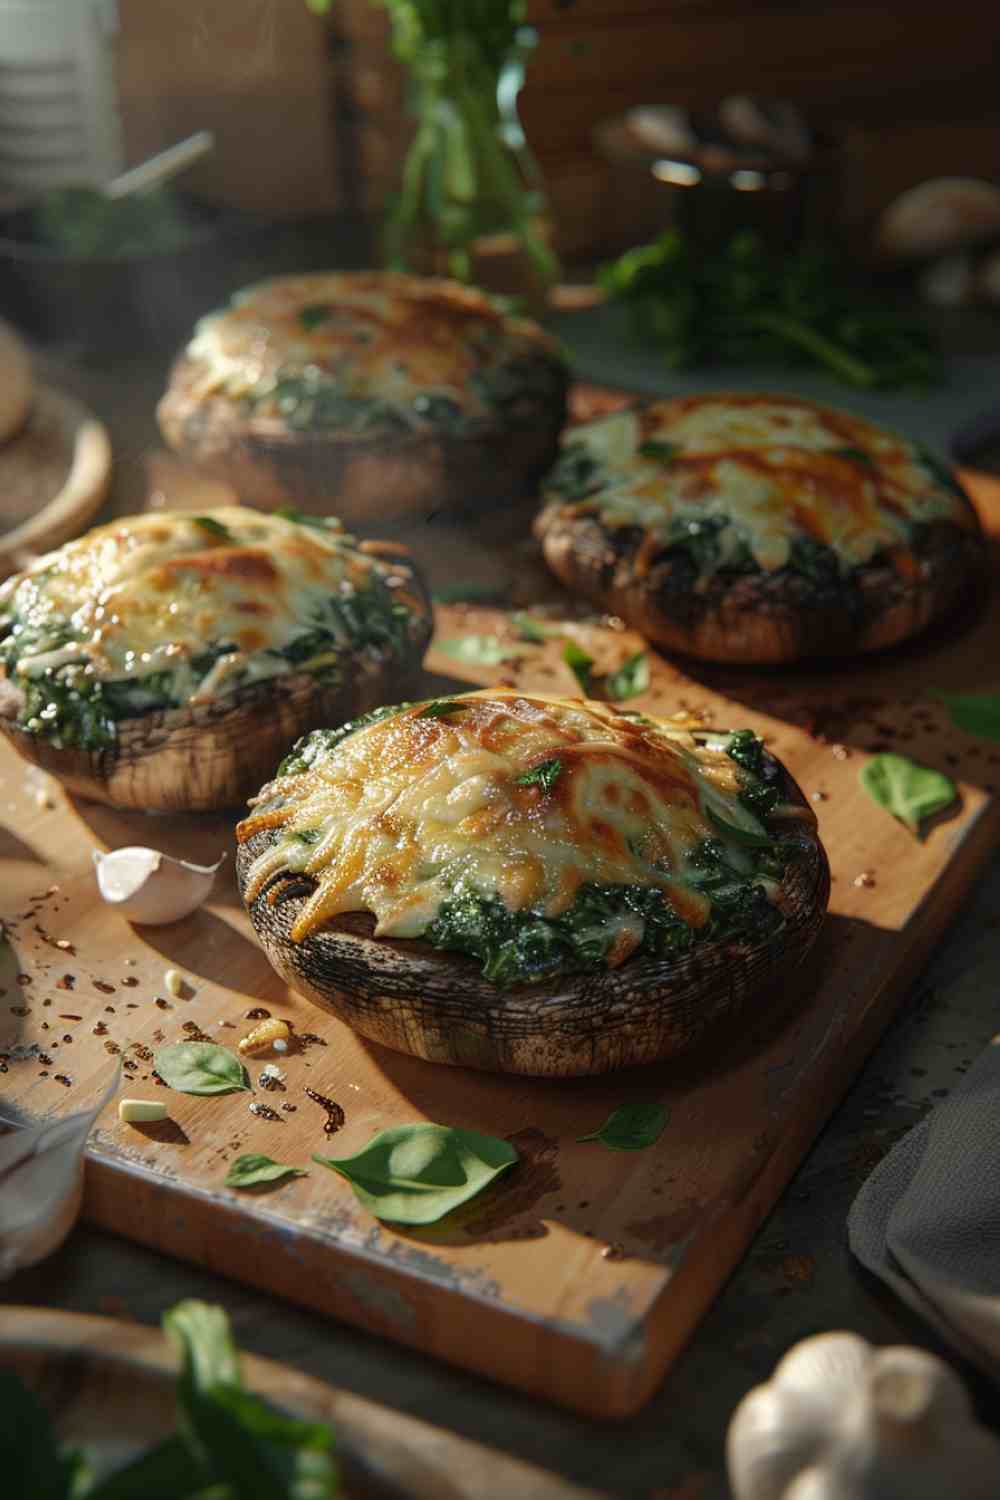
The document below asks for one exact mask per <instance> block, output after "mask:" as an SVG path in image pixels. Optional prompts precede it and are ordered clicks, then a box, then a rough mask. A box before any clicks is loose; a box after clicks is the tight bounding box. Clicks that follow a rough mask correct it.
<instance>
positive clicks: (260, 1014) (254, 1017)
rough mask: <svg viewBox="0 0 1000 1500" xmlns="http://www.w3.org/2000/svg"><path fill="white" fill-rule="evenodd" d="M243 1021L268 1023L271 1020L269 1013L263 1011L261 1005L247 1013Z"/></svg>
mask: <svg viewBox="0 0 1000 1500" xmlns="http://www.w3.org/2000/svg"><path fill="white" fill-rule="evenodd" d="M243 1019H244V1021H269V1020H270V1019H271V1012H270V1011H269V1010H265V1009H264V1007H263V1005H255V1006H254V1008H253V1010H248V1011H247V1013H246V1015H245V1016H244V1017H243Z"/></svg>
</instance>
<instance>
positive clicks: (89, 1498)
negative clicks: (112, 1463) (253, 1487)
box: [80, 1433, 228, 1500]
mask: <svg viewBox="0 0 1000 1500" xmlns="http://www.w3.org/2000/svg"><path fill="white" fill-rule="evenodd" d="M211 1480H212V1475H211V1472H210V1471H209V1470H208V1469H207V1468H206V1466H205V1464H204V1463H203V1462H202V1461H201V1459H200V1458H199V1457H198V1456H197V1455H196V1454H195V1453H194V1452H192V1450H191V1448H190V1447H189V1445H188V1444H187V1443H186V1442H185V1441H184V1439H183V1438H182V1437H180V1436H179V1435H178V1434H177V1433H175V1434H174V1435H173V1436H172V1437H168V1438H164V1440H163V1442H162V1443H158V1444H157V1445H156V1447H155V1448H150V1450H149V1451H148V1452H147V1453H141V1454H140V1455H139V1457H138V1458H135V1459H133V1460H132V1462H131V1463H128V1464H126V1465H125V1467H124V1468H122V1469H117V1470H116V1471H115V1473H113V1474H110V1475H109V1476H108V1478H107V1479H105V1480H103V1481H102V1483H100V1484H99V1485H98V1486H97V1487H96V1489H93V1490H85V1491H84V1493H83V1496H81V1497H80V1500H137V1497H139V1496H141V1497H142V1500H187V1497H188V1496H191V1497H192V1500H213V1497H212V1496H211V1492H210V1491H208V1492H206V1487H207V1486H208V1485H209V1484H210V1483H211ZM219 1500H228V1497H227V1496H226V1494H225V1493H223V1494H220V1495H219Z"/></svg>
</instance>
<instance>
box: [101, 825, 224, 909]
mask: <svg viewBox="0 0 1000 1500" xmlns="http://www.w3.org/2000/svg"><path fill="white" fill-rule="evenodd" d="M93 857H94V870H95V873H96V875H97V887H98V890H99V891H100V893H101V895H102V897H103V898H104V900H105V901H107V902H108V904H109V905H111V906H115V907H117V908H118V910H119V911H120V912H121V914H122V916H123V917H127V918H128V920H129V921H130V922H141V923H146V924H147V925H148V926H151V927H157V926H161V925H162V924H164V923H166V922H179V921H180V919H181V918H182V917H187V916H190V914H191V912H193V911H196V910H197V909H198V907H199V906H201V904H202V902H203V901H205V900H206V899H207V898H208V894H209V892H210V891H211V889H212V885H213V883H214V881H215V876H216V872H217V870H218V869H219V866H220V865H221V864H222V861H223V860H224V859H225V857H226V856H225V855H224V854H223V855H221V856H220V858H219V859H218V860H216V862H215V864H214V865H193V864H189V863H188V861H187V860H185V859H171V857H170V855H169V854H163V853H162V852H161V851H160V850H159V849H144V848H142V847H141V846H139V845H129V846H128V847H127V848H124V849H112V850H111V851H110V852H109V853H107V854H103V853H102V852H101V851H100V850H99V849H95V850H94V856H93Z"/></svg>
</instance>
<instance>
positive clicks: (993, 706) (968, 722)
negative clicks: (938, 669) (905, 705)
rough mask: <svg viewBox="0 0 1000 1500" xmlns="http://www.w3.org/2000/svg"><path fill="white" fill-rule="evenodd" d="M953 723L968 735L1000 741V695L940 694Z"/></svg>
mask: <svg viewBox="0 0 1000 1500" xmlns="http://www.w3.org/2000/svg"><path fill="white" fill-rule="evenodd" d="M937 696H938V697H939V698H940V699H941V701H942V703H944V704H945V705H946V707H947V709H948V713H949V715H950V716H951V722H952V723H953V724H954V725H955V727H956V728H957V729H964V730H965V732H966V734H978V735H979V736H980V737H981V738H982V739H984V740H1000V693H938V694H937Z"/></svg>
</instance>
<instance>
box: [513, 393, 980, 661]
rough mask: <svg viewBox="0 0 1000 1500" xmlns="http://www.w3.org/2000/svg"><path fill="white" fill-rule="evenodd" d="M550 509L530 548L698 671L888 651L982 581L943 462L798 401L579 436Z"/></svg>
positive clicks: (728, 401) (607, 422) (634, 413)
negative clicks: (704, 664)
mask: <svg viewBox="0 0 1000 1500" xmlns="http://www.w3.org/2000/svg"><path fill="white" fill-rule="evenodd" d="M543 500H544V506H543V509H542V511H541V512H540V514H539V516H538V518H537V520H536V523H535V530H536V534H537V536H538V537H539V539H540V540H541V544H542V550H543V552H544V554H545V559H546V561H547V562H548V564H549V566H550V567H551V568H552V570H553V571H554V572H555V573H556V574H557V575H558V576H559V578H561V579H562V581H563V582H564V583H566V584H567V585H568V586H569V587H570V588H571V589H573V590H575V591H576V592H578V593H581V594H583V595H585V596H586V597H587V598H588V599H592V600H593V601H594V602H595V603H597V604H599V605H600V606H601V607H602V608H604V609H607V610H609V611H611V612H612V613H614V614H617V615H620V616H621V617H622V619H624V620H626V621H628V623H629V624H630V625H632V626H634V627H635V629H637V630H640V631H642V632H643V634H645V635H646V636H648V637H649V639H651V640H653V641H656V642H657V643H658V644H659V645H662V646H664V647H666V648H667V649H670V650H676V651H681V652H686V653H688V654H689V655H691V656H695V657H700V658H701V659H702V660H705V661H723V662H748V663H781V662H791V661H796V660H798V659H800V658H805V657H816V656H841V655H844V656H846V655H850V654H852V653H854V652H867V651H877V650H881V649H883V648H885V647H888V646H892V645H895V644H896V643H897V642H899V641H902V640H905V639H907V638H908V637H910V636H912V635H915V634H917V633H918V632H919V631H922V630H924V629H925V628H926V627H927V626H928V625H930V624H931V623H932V622H934V621H936V620H939V619H941V618H942V617H943V616H945V615H947V614H948V613H950V612H951V611H953V610H955V609H956V608H957V607H958V606H959V605H960V604H963V603H968V601H969V600H970V599H971V598H973V597H974V596H975V594H976V593H977V590H978V587H979V585H980V583H981V580H982V577H983V573H984V562H985V546H984V541H983V535H982V530H981V528H980V525H979V521H978V519H977V517H976V513H975V511H974V510H973V508H972V505H971V503H970V501H969V500H968V498H967V497H966V495H965V494H964V492H963V490H962V489H961V487H960V485H959V484H958V482H957V481H956V479H955V478H954V476H953V474H952V473H951V471H950V470H949V469H948V468H947V466H946V465H944V464H942V463H941V462H940V460H938V459H937V458H936V457H935V456H934V455H933V454H932V453H930V452H928V451H927V450H926V449H924V448H922V447H921V446H920V445H919V444H917V443H914V442H911V441H910V440H909V439H907V438H904V437H900V436H898V435H897V434H896V433H893V432H890V431H888V430H887V429H885V428H882V427H878V426H876V425H875V424H874V423H872V422H869V421H866V420H865V419H864V418H862V417H858V416H854V415H852V414H851V413H848V412H843V411H837V410H834V409H833V408H832V407H826V406H820V405H819V404H817V403H816V402H812V401H804V400H800V399H799V398H797V397H793V396H777V395H749V394H745V393H744V394H739V395H734V394H719V395H716V394H712V395H703V396H679V397H676V398H674V399H672V400H668V401H656V402H653V403H651V404H650V405H648V406H644V407H638V408H634V409H629V410H627V411H621V412H617V413H615V414H614V415H612V416H610V417H605V418H602V419H601V420H599V421H596V422H591V423H587V424H585V425H582V426H579V427H574V428H571V429H570V430H569V432H568V433H567V436H566V440H565V443H564V447H563V452H562V457H561V458H560V460H559V462H558V463H557V464H556V466H555V468H554V469H553V470H552V472H551V473H550V474H549V476H548V478H547V479H546V480H545V482H544V484H543Z"/></svg>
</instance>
